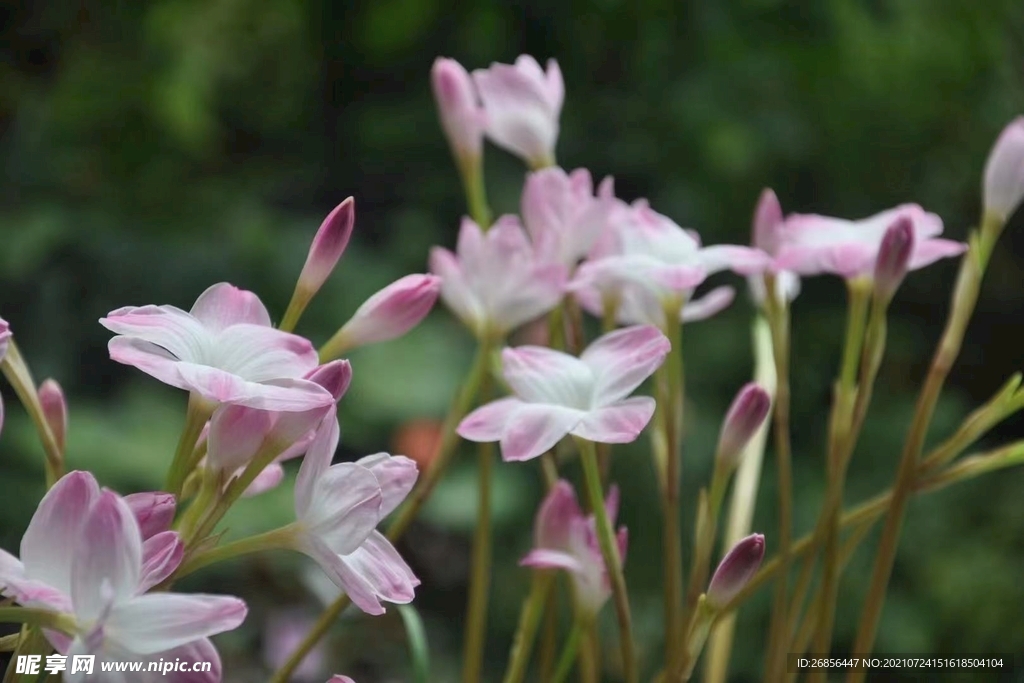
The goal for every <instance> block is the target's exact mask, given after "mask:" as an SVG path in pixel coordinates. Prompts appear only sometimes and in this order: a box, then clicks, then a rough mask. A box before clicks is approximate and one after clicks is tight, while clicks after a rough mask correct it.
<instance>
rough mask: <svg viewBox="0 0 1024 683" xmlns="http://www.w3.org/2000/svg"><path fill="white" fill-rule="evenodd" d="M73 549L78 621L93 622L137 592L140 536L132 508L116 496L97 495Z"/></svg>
mask: <svg viewBox="0 0 1024 683" xmlns="http://www.w3.org/2000/svg"><path fill="white" fill-rule="evenodd" d="M74 549H75V554H74V562H73V564H72V566H71V600H72V602H73V603H74V606H75V615H76V616H77V617H78V618H79V619H83V620H85V621H91V620H93V619H96V618H97V617H99V616H100V615H101V614H102V613H104V611H105V610H106V609H107V608H108V607H109V605H110V604H111V602H113V603H114V604H116V603H118V602H120V601H123V600H126V599H128V598H130V597H131V596H133V595H135V594H136V593H137V592H138V590H139V586H140V580H141V572H142V534H141V533H139V525H138V523H137V522H136V521H135V516H134V515H133V514H132V511H131V508H129V507H128V504H127V503H125V502H124V500H123V499H122V498H121V497H120V496H118V495H117V494H116V493H114V492H113V491H109V490H104V491H102V492H101V493H100V495H99V498H98V499H97V500H96V502H95V503H94V504H93V506H92V508H91V509H90V510H89V512H88V514H87V515H86V517H85V520H84V521H83V523H82V528H81V535H80V536H79V537H78V539H77V542H76V543H75V545H74ZM107 591H110V594H107Z"/></svg>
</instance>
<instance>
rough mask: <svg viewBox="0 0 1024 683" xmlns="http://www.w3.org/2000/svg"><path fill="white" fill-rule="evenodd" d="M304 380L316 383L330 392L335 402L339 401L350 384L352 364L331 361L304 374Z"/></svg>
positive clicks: (345, 361)
mask: <svg viewBox="0 0 1024 683" xmlns="http://www.w3.org/2000/svg"><path fill="white" fill-rule="evenodd" d="M306 379H308V380H309V381H311V382H316V383H317V384H319V385H320V386H322V387H323V388H324V389H326V390H327V391H329V392H331V395H332V396H334V400H335V401H340V400H341V397H342V396H344V395H345V392H346V391H348V385H349V384H351V383H352V364H351V363H349V362H348V361H347V360H332V361H331V362H330V363H324V364H323V365H321V366H320V367H318V368H315V369H313V370H311V371H309V372H308V373H306Z"/></svg>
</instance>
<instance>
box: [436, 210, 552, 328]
mask: <svg viewBox="0 0 1024 683" xmlns="http://www.w3.org/2000/svg"><path fill="white" fill-rule="evenodd" d="M430 270H431V271H432V272H433V273H435V274H436V275H439V276H440V277H441V299H442V300H444V302H445V304H446V305H447V306H448V308H450V309H451V310H452V312H453V313H455V315H457V316H458V317H459V318H460V319H461V320H462V321H463V323H465V324H466V326H467V327H469V328H470V329H471V330H473V332H474V333H475V334H477V335H478V336H479V335H486V334H495V335H502V334H505V333H507V332H510V331H511V330H513V329H515V328H516V327H519V326H520V325H522V324H523V323H527V322H530V321H531V320H533V319H535V318H537V317H539V316H541V315H543V314H545V313H547V312H548V311H550V310H551V309H552V308H554V307H555V306H556V305H557V304H558V302H559V301H561V299H562V295H563V292H564V291H565V279H566V269H565V266H562V265H560V264H554V263H545V262H543V261H542V260H541V259H539V258H538V257H537V255H536V253H535V252H534V249H533V245H531V244H530V240H529V239H528V238H527V236H526V233H525V232H524V230H523V227H522V226H521V225H520V224H519V219H518V218H516V217H515V216H502V217H501V218H499V219H498V220H497V221H496V222H495V224H494V225H493V226H491V229H490V230H488V231H487V232H486V233H484V232H482V231H481V230H480V227H479V226H478V225H477V224H476V223H474V222H473V221H472V220H470V219H469V218H465V219H463V221H462V227H461V228H460V230H459V239H458V243H457V245H456V253H455V254H453V253H452V252H450V251H448V250H447V249H444V248H443V247H434V248H433V249H432V250H431V251H430Z"/></svg>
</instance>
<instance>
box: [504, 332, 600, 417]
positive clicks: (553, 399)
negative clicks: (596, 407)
mask: <svg viewBox="0 0 1024 683" xmlns="http://www.w3.org/2000/svg"><path fill="white" fill-rule="evenodd" d="M501 360H502V367H503V374H504V377H505V381H506V382H508V384H509V386H510V387H512V390H513V391H514V392H515V394H516V396H517V397H519V398H521V399H523V400H524V401H527V402H530V403H549V404H553V405H560V406H566V407H571V408H577V409H581V410H585V409H587V408H589V407H590V405H591V397H592V395H593V388H594V373H593V371H592V370H593V369H592V367H590V366H589V365H587V364H586V363H584V362H583V361H581V360H580V359H579V358H576V357H574V356H570V355H569V354H567V353H562V352H561V351H555V350H553V349H549V348H545V347H543V346H518V347H515V348H506V349H505V350H504V351H503V352H502V354H501Z"/></svg>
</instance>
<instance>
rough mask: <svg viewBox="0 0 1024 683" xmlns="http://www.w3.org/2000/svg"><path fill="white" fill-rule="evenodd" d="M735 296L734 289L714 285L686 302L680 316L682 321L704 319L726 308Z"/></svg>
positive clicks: (688, 321)
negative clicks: (709, 289) (698, 296)
mask: <svg viewBox="0 0 1024 683" xmlns="http://www.w3.org/2000/svg"><path fill="white" fill-rule="evenodd" d="M735 298H736V290H735V289H733V288H732V287H729V286H728V285H726V286H723V287H716V288H714V289H712V290H711V291H710V292H708V293H707V294H705V295H704V296H702V297H700V298H699V299H691V300H690V301H688V302H686V304H684V305H683V310H682V312H681V314H680V316H681V318H682V321H683V322H684V323H690V322H697V321H698V320H706V319H707V318H710V317H711V316H713V315H716V314H717V313H720V312H721V311H723V310H725V309H726V308H728V307H729V304H731V303H732V302H733V299H735Z"/></svg>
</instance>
